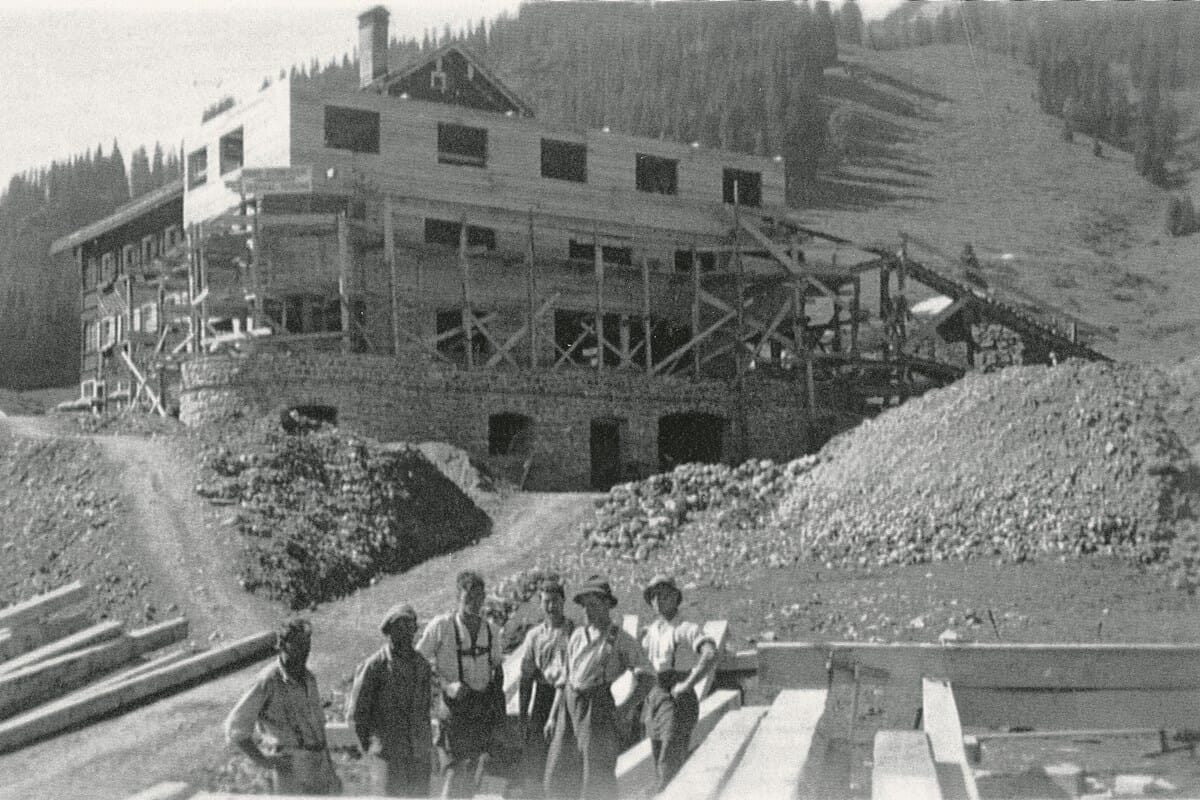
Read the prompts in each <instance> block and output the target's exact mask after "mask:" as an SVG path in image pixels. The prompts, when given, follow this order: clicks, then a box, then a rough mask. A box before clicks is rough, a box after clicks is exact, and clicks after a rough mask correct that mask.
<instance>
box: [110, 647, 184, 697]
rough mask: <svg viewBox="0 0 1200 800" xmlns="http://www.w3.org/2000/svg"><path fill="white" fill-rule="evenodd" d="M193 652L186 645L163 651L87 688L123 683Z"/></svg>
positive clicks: (180, 659)
mask: <svg viewBox="0 0 1200 800" xmlns="http://www.w3.org/2000/svg"><path fill="white" fill-rule="evenodd" d="M194 654H195V651H194V650H192V649H191V648H187V647H184V648H180V649H179V650H172V651H171V652H169V653H163V654H162V655H158V656H155V657H154V658H152V659H150V660H149V661H143V662H141V663H139V664H135V665H134V666H132V667H130V668H129V669H125V670H121V671H120V672H114V673H113V674H112V675H109V676H108V677H106V678H104V679H102V680H99V681H96V682H95V683H92V684H89V685H88V687H87V688H88V689H89V690H91V689H102V688H104V687H106V686H111V685H113V684H117V683H124V682H125V681H128V680H131V679H133V678H137V677H139V676H141V675H145V674H146V673H149V672H154V671H155V670H158V669H161V668H163V667H165V666H167V665H169V664H174V663H176V662H177V661H182V660H183V659H185V658H187V657H188V656H191V655H194Z"/></svg>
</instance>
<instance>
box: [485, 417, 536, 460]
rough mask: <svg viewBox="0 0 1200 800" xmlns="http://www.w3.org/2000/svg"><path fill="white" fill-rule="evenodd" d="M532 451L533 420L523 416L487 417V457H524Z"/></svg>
mask: <svg viewBox="0 0 1200 800" xmlns="http://www.w3.org/2000/svg"><path fill="white" fill-rule="evenodd" d="M532 449H533V420H532V419H530V418H529V417H527V416H525V415H524V414H492V415H491V416H490V417H488V455H493V456H517V455H526V454H527V453H529V452H530V451H531V450H532Z"/></svg>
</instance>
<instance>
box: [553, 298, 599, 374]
mask: <svg viewBox="0 0 1200 800" xmlns="http://www.w3.org/2000/svg"><path fill="white" fill-rule="evenodd" d="M595 321H596V315H595V314H590V313H588V312H586V311H569V310H562V309H559V310H556V311H555V312H554V346H555V347H556V348H557V350H556V352H555V358H554V360H555V361H556V362H557V361H558V359H560V358H565V359H566V361H567V363H569V364H587V365H590V366H595V364H596V361H595V359H596V333H595V328H594V323H595ZM564 354H565V355H564Z"/></svg>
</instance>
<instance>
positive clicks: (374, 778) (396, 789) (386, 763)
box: [367, 755, 430, 797]
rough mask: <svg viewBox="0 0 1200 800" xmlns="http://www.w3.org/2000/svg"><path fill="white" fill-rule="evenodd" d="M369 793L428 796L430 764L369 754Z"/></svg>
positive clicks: (391, 795)
mask: <svg viewBox="0 0 1200 800" xmlns="http://www.w3.org/2000/svg"><path fill="white" fill-rule="evenodd" d="M369 758H370V760H369V762H368V764H367V767H368V770H369V772H370V781H371V793H372V794H376V795H379V796H380V797H428V796H429V776H430V764H429V762H428V761H417V760H414V759H412V758H403V757H392V758H384V757H383V756H377V755H376V756H370V757H369Z"/></svg>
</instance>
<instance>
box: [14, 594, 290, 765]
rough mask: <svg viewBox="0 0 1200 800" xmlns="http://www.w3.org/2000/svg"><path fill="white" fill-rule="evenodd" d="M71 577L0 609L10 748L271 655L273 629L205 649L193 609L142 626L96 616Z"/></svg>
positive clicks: (89, 597)
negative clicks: (197, 638)
mask: <svg viewBox="0 0 1200 800" xmlns="http://www.w3.org/2000/svg"><path fill="white" fill-rule="evenodd" d="M91 601H92V597H91V596H90V593H89V592H88V590H87V588H86V587H85V586H84V585H83V584H82V583H79V582H75V583H71V584H68V585H66V586H63V587H60V588H58V589H55V590H53V591H51V592H47V593H46V594H41V595H38V596H36V597H33V598H30V599H28V600H25V601H23V602H21V603H17V604H15V605H12V606H9V607H7V608H3V609H0V753H3V752H7V751H9V750H14V749H16V748H18V747H22V746H24V745H26V744H28V743H30V742H33V741H35V740H37V739H41V738H43V737H46V736H50V735H52V734H54V733H57V732H59V731H61V730H64V729H66V728H70V727H75V726H77V725H80V724H86V723H88V722H90V721H92V720H95V719H98V718H100V717H102V716H105V715H107V714H111V713H112V712H114V711H116V710H118V709H122V708H127V707H129V706H131V705H133V704H135V703H137V702H140V701H142V700H145V699H146V698H149V697H152V696H155V695H159V694H163V693H165V692H167V691H171V690H173V689H179V688H182V687H184V686H186V685H188V684H190V683H193V682H195V681H196V680H199V679H202V678H204V677H207V676H208V675H210V674H212V673H214V672H216V671H217V670H220V669H224V668H225V667H228V666H231V665H232V664H235V663H241V662H244V661H247V660H249V659H251V658H261V657H263V656H265V655H267V654H268V653H269V652H270V651H271V650H272V647H273V645H274V638H273V635H272V634H271V633H269V632H267V633H263V634H258V635H256V636H252V637H248V638H247V639H243V640H240V641H238V642H234V643H233V644H231V645H228V646H226V647H223V648H221V649H219V650H216V651H213V652H207V653H195V652H194V650H193V648H192V647H191V645H189V644H187V643H186V639H187V637H188V623H187V620H186V619H185V618H183V617H179V618H177V619H171V620H167V621H165V622H160V623H157V624H155V625H150V626H148V627H145V628H139V629H137V630H128V631H127V630H125V628H124V626H123V625H122V624H121V623H120V622H116V621H101V622H98V623H94V624H93V623H91V621H90V615H89V614H88V613H87V612H86V611H84V610H83V607H85V606H87V605H88V604H89V603H90V602H91Z"/></svg>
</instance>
